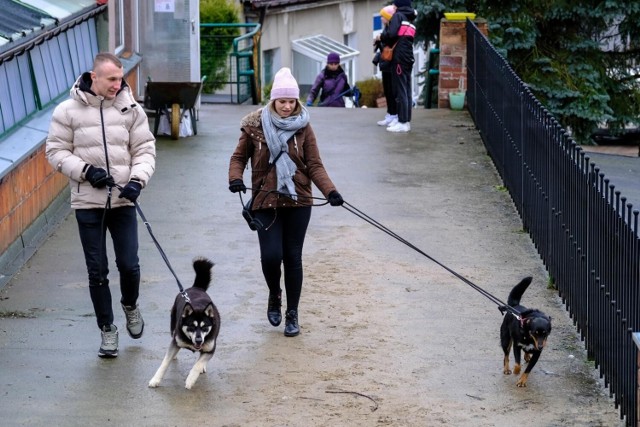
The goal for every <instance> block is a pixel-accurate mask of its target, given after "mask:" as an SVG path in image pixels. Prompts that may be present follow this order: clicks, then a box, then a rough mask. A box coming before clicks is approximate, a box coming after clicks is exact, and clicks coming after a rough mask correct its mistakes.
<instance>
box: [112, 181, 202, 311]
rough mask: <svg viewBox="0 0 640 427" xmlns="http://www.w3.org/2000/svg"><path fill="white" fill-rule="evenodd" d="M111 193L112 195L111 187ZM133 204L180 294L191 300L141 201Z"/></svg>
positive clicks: (118, 187) (120, 187)
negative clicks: (155, 234)
mask: <svg viewBox="0 0 640 427" xmlns="http://www.w3.org/2000/svg"><path fill="white" fill-rule="evenodd" d="M114 187H116V188H117V189H118V190H120V191H122V186H120V185H118V184H116V185H114ZM109 195H111V189H109ZM133 204H134V205H135V207H136V211H137V212H138V215H140V219H142V222H143V223H144V225H145V226H146V227H147V231H149V235H150V236H151V240H153V243H155V245H156V248H158V252H160V256H162V259H163V260H164V262H165V264H167V267H168V268H169V271H170V272H171V274H173V277H175V279H176V282H177V283H178V289H179V290H180V295H182V297H183V298H184V299H185V301H187V302H191V300H190V299H189V295H187V292H186V291H185V290H184V287H183V286H182V283H180V279H178V275H176V272H175V271H173V267H171V263H170V262H169V258H167V254H165V252H164V250H163V249H162V246H160V242H158V239H156V236H154V234H153V230H151V224H150V223H149V221H147V218H146V217H145V216H144V213H143V212H142V208H141V207H140V203H138V201H137V200H136V201H135V202H133Z"/></svg>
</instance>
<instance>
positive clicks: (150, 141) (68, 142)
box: [46, 73, 156, 209]
mask: <svg viewBox="0 0 640 427" xmlns="http://www.w3.org/2000/svg"><path fill="white" fill-rule="evenodd" d="M90 87H91V75H90V74H89V73H84V74H83V75H82V76H80V77H79V78H78V80H76V82H75V84H74V85H73V87H72V88H71V91H70V96H71V99H68V100H66V101H64V102H62V103H61V104H60V105H58V106H57V107H56V109H55V110H54V112H53V116H52V118H51V124H50V125H49V135H48V137H47V142H46V156H47V160H48V161H49V163H50V164H51V166H53V167H54V169H56V170H57V171H58V172H61V173H62V174H64V175H66V176H67V177H69V185H70V187H71V207H72V208H73V209H92V208H104V207H105V203H106V201H107V195H108V189H107V188H106V187H105V188H99V189H97V188H93V187H92V186H91V184H90V183H89V181H87V180H86V179H85V172H86V169H87V168H88V165H93V166H94V167H100V168H103V169H105V170H107V172H109V173H110V174H111V176H112V177H113V179H114V180H115V182H116V184H119V185H120V186H122V187H124V186H125V185H126V184H127V183H128V182H129V181H130V180H131V179H136V180H138V181H139V182H140V183H141V184H142V187H143V188H144V187H145V186H146V184H147V182H148V181H149V179H150V178H151V176H152V175H153V172H154V170H155V162H156V146H155V138H154V136H153V133H151V131H150V130H149V123H148V120H147V115H146V114H145V112H144V110H143V109H142V108H141V107H140V105H138V103H137V102H136V101H135V99H134V98H133V96H132V94H131V89H130V88H129V87H128V86H127V85H126V83H124V82H123V87H122V89H121V90H120V92H118V94H117V95H116V97H115V98H114V99H111V100H109V99H104V98H103V97H100V96H96V95H94V94H93V92H91V90H90ZM105 138H106V144H105V142H104V141H105ZM105 147H106V148H105ZM105 149H106V151H107V152H108V159H109V161H108V164H107V161H106V157H105ZM119 195H120V192H119V190H118V189H117V188H114V189H113V193H112V197H111V207H113V208H115V207H119V206H130V205H133V203H132V202H130V201H129V200H127V199H125V198H118V196H119Z"/></svg>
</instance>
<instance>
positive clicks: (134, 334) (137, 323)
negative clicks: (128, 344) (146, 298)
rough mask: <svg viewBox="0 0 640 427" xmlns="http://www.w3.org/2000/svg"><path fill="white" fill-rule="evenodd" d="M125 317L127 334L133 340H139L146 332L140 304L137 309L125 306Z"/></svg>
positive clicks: (123, 307)
mask: <svg viewBox="0 0 640 427" xmlns="http://www.w3.org/2000/svg"><path fill="white" fill-rule="evenodd" d="M122 309H123V310H124V315H125V316H126V318H127V332H129V335H130V336H131V338H133V339H136V340H137V339H138V338H140V337H141V336H142V332H143V331H144V320H142V315H141V314H140V309H139V308H138V304H136V306H135V307H131V306H126V305H123V306H122Z"/></svg>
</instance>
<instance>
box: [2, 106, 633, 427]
mask: <svg viewBox="0 0 640 427" xmlns="http://www.w3.org/2000/svg"><path fill="white" fill-rule="evenodd" d="M253 109H254V107H247V106H222V105H220V106H217V105H216V106H213V105H206V106H204V107H203V109H202V110H201V113H200V121H199V124H198V128H199V134H198V136H196V137H190V138H185V139H180V140H178V141H171V140H170V139H169V138H166V137H164V138H159V140H158V145H157V146H158V164H157V173H156V175H155V176H154V178H153V179H152V181H151V183H150V185H149V187H148V188H147V189H145V190H144V192H143V197H142V199H141V206H142V209H143V211H144V213H145V215H146V217H147V219H148V220H149V221H150V223H151V226H152V228H153V231H154V233H155V235H156V237H157V238H158V240H159V241H160V243H161V245H162V246H163V248H164V250H165V252H166V253H167V256H168V257H169V259H170V261H171V264H172V265H173V267H174V268H175V270H176V272H177V274H178V276H179V277H180V278H181V281H182V282H183V284H185V286H189V285H190V283H191V281H192V277H193V271H192V269H191V262H192V259H193V258H194V257H196V256H200V255H203V256H207V257H210V258H211V259H213V260H214V261H215V262H216V266H215V267H214V284H213V286H212V288H211V290H210V294H211V295H212V297H213V298H214V301H215V302H216V304H217V306H218V308H219V309H220V312H221V315H222V322H223V323H222V329H221V332H220V340H219V346H218V351H217V353H216V354H215V356H214V357H213V359H212V361H211V362H210V363H209V367H208V372H207V374H206V375H203V376H201V377H200V379H199V380H198V383H197V384H196V386H195V387H194V389H192V390H185V389H184V380H185V378H186V373H187V372H188V370H189V369H190V367H191V365H192V363H193V361H194V360H195V359H194V356H193V355H191V354H187V353H184V352H181V353H180V354H179V356H178V360H177V361H176V362H175V363H174V364H172V366H171V367H170V368H169V370H168V372H167V374H166V376H165V380H164V381H163V383H162V384H161V387H160V388H158V389H149V388H147V383H148V381H149V379H150V378H151V377H152V376H153V374H154V372H155V370H156V369H157V367H158V366H159V364H160V361H161V360H162V357H163V355H164V352H165V351H166V348H167V345H168V342H169V333H168V329H169V309H170V306H171V303H172V301H173V299H174V297H175V295H176V293H177V286H176V283H175V281H174V279H173V277H172V276H171V274H170V273H169V271H168V269H167V267H166V266H165V264H164V262H163V260H162V259H161V257H160V255H159V253H158V251H157V249H156V248H155V246H154V245H153V243H152V241H151V239H150V238H149V236H148V234H147V231H146V229H145V227H144V226H143V225H142V224H140V228H139V233H140V240H141V249H140V258H141V265H142V277H143V283H142V288H141V299H140V307H141V309H142V313H143V315H144V318H145V321H146V329H145V335H144V336H143V337H142V339H140V340H138V341H133V340H131V339H130V338H129V337H128V336H127V335H126V333H125V332H124V331H125V330H124V325H123V323H124V319H123V315H122V312H121V310H120V308H119V307H118V304H117V301H118V299H119V291H118V289H117V286H114V287H113V293H114V304H115V305H116V307H115V310H116V311H115V313H116V323H117V324H118V325H119V327H120V331H121V334H120V356H119V357H118V358H117V359H115V360H101V359H99V358H98V357H97V350H98V346H99V342H100V334H99V331H98V329H97V327H96V325H95V317H94V316H93V314H92V308H91V303H90V300H89V294H88V289H87V284H86V272H85V267H84V260H83V257H82V251H81V249H80V244H79V239H78V235H77V229H76V224H75V219H74V217H73V215H69V216H68V217H67V218H66V219H65V220H64V221H63V222H62V224H61V225H60V227H59V228H58V229H57V230H55V232H54V233H53V234H52V235H51V237H50V238H49V239H48V240H47V241H46V242H45V243H44V244H43V246H42V247H41V248H40V250H38V252H37V253H36V254H35V255H34V256H33V258H31V259H30V260H29V261H28V262H27V264H26V265H25V266H24V268H23V269H22V270H21V271H20V272H19V273H18V274H17V275H16V276H15V277H14V278H13V279H12V280H11V282H10V283H9V284H8V285H7V286H6V287H5V288H4V289H2V290H0V388H1V400H0V420H2V421H0V423H1V424H2V425H6V426H18V425H25V426H93V425H117V426H130V425H136V426H168V425H175V426H188V425H211V426H229V427H230V426H374V425H389V426H417V425H421V426H431V425H448V426H503V425H505V426H506V425H516V424H518V423H521V422H523V420H528V421H526V422H528V423H530V422H533V423H534V424H535V425H540V426H569V425H575V426H578V425H580V426H583V425H591V426H603V425H607V426H615V425H620V421H619V417H618V412H617V410H616V409H615V408H614V405H613V402H612V401H611V400H610V399H609V398H608V392H607V391H606V390H603V388H602V384H601V382H600V381H599V380H597V375H596V372H595V370H594V369H593V365H592V364H591V363H589V362H588V361H586V357H585V354H584V351H583V350H582V344H581V343H580V342H579V340H578V339H577V338H576V334H575V331H574V328H573V326H572V322H571V320H570V319H569V318H568V316H567V314H566V312H565V311H564V308H563V307H562V304H561V302H560V301H559V298H558V297H557V296H556V294H555V292H554V291H553V290H549V289H547V288H546V280H547V275H546V272H545V270H544V267H543V265H542V263H541V261H540V259H539V257H538V255H537V253H536V252H535V248H534V246H533V245H532V244H531V242H530V239H529V238H528V236H527V235H526V234H524V233H522V231H521V228H522V227H521V224H520V221H519V219H518V217H517V214H516V211H515V209H514V208H513V206H512V204H511V201H510V199H509V197H508V194H506V193H504V192H503V191H501V186H500V184H501V183H500V180H499V177H498V175H497V173H496V172H495V170H494V168H493V166H492V163H491V161H490V159H489V158H488V156H487V155H486V152H485V150H484V147H483V145H482V143H481V141H480V139H479V137H478V134H477V132H476V131H475V129H474V126H473V123H472V122H471V119H470V117H469V116H468V114H467V113H466V112H453V111H449V110H423V109H417V110H415V111H414V119H413V122H412V132H411V133H410V134H407V135H393V134H389V133H388V132H386V131H385V130H384V129H383V128H380V127H378V126H376V125H375V122H376V121H377V120H379V119H380V118H381V115H382V114H381V112H382V110H374V109H368V110H367V109H335V108H334V109H331V108H326V109H322V108H313V109H312V110H311V114H312V123H313V125H314V129H315V130H316V134H317V136H318V140H319V144H320V149H321V153H322V156H323V160H324V162H325V165H326V167H327V169H328V171H329V172H330V174H331V177H332V179H333V180H334V181H335V182H336V184H337V186H338V188H339V190H340V191H341V193H342V195H343V196H344V198H345V199H346V200H347V201H348V202H349V203H351V204H352V205H354V206H356V207H357V208H359V209H361V210H363V211H364V212H365V213H367V214H368V215H370V216H371V217H373V218H374V219H376V220H378V221H380V222H381V223H382V224H384V225H386V226H387V227H389V228H390V229H392V230H393V231H394V232H396V233H398V234H399V235H400V236H402V237H404V238H406V239H407V240H409V241H410V242H411V243H413V244H415V245H416V246H417V247H419V248H421V249H422V250H424V251H425V252H427V253H428V254H430V255H432V256H433V257H434V258H436V259H437V260H438V261H440V262H442V263H444V264H445V265H447V266H450V267H451V268H452V269H454V270H456V271H457V272H459V273H460V274H462V275H464V276H465V277H467V278H469V279H470V280H472V281H474V283H477V284H478V285H479V286H482V287H483V288H485V289H486V290H487V291H489V292H491V293H493V294H494V295H496V296H497V297H499V298H502V299H506V297H507V294H508V292H509V290H510V289H511V287H512V286H513V285H515V284H516V283H517V282H518V281H519V280H520V279H521V278H522V277H524V276H529V275H530V276H533V277H534V284H533V285H532V286H531V288H530V289H529V290H528V291H527V293H526V294H525V298H524V301H523V303H525V304H526V305H529V306H531V307H537V308H541V309H543V310H544V311H545V312H547V313H548V314H550V315H551V316H552V317H553V319H554V330H553V332H552V335H551V337H550V339H549V346H548V349H545V352H544V354H543V356H542V357H541V360H540V362H539V364H538V365H537V366H536V368H535V369H534V372H533V374H532V375H531V377H530V380H529V387H527V388H526V389H519V388H516V387H515V378H514V377H513V376H505V375H503V374H502V354H501V350H500V348H499V339H498V330H499V325H500V322H501V320H502V319H501V316H500V313H499V311H498V310H497V308H496V306H495V305H492V303H491V302H490V301H488V300H487V299H485V298H484V297H483V296H481V295H480V294H479V293H477V292H476V291H474V290H473V289H471V288H470V287H468V286H467V285H465V284H464V283H462V282H461V281H460V280H459V279H456V278H455V277H453V276H452V275H451V274H449V273H447V272H446V271H444V270H443V269H442V268H441V267H439V266H437V265H436V264H434V263H433V262H431V261H429V260H428V259H426V258H424V257H422V256H421V255H419V254H417V253H416V252H415V251H413V250H411V249H409V248H408V247H406V246H405V245H403V244H401V243H399V242H398V241H396V240H394V239H392V238H391V237H389V236H388V235H386V234H384V233H382V232H380V231H379V230H377V229H375V228H373V227H372V226H370V225H369V224H367V223H365V222H364V221H362V220H361V219H359V218H357V217H355V216H354V215H352V214H350V213H349V212H347V211H346V210H344V209H341V208H333V207H329V206H325V207H318V208H314V214H313V217H312V220H311V225H310V229H309V234H308V238H307V242H306V243H305V257H304V262H305V285H304V287H303V296H302V301H301V306H300V310H301V319H300V320H301V327H302V333H301V335H300V336H299V337H297V338H293V339H292V338H285V337H283V336H282V330H281V328H272V327H271V326H269V325H268V324H267V322H266V319H265V317H266V316H265V313H264V312H265V311H266V301H267V296H266V295H267V294H266V288H265V285H264V284H263V279H262V277H261V272H260V266H259V256H258V248H257V238H256V235H255V234H254V233H253V232H251V231H250V230H249V229H248V227H247V225H246V223H245V222H244V220H243V219H242V217H241V215H240V203H239V200H238V196H237V195H234V194H231V193H229V192H228V189H227V178H226V177H227V168H228V161H229V156H230V154H231V152H232V151H233V148H234V147H235V145H236V143H237V139H238V136H239V125H238V123H239V121H240V119H241V117H242V116H243V115H244V114H246V113H248V112H250V111H251V110H253ZM603 163H604V162H603ZM633 167H634V168H636V167H637V165H636V164H634V166H633ZM247 180H248V178H247ZM316 195H319V194H318V193H316ZM110 260H111V265H110V268H111V282H112V283H113V284H116V283H117V271H116V270H115V266H114V265H113V256H112V254H110ZM367 397H368V399H367ZM374 402H375V404H374Z"/></svg>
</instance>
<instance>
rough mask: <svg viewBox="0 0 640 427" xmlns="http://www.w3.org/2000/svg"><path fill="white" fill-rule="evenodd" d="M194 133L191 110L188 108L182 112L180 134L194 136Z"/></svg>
mask: <svg viewBox="0 0 640 427" xmlns="http://www.w3.org/2000/svg"><path fill="white" fill-rule="evenodd" d="M192 135H193V126H192V125H191V112H190V111H189V110H186V111H185V112H184V113H182V117H181V118H180V132H179V133H178V136H180V137H185V136H192Z"/></svg>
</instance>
